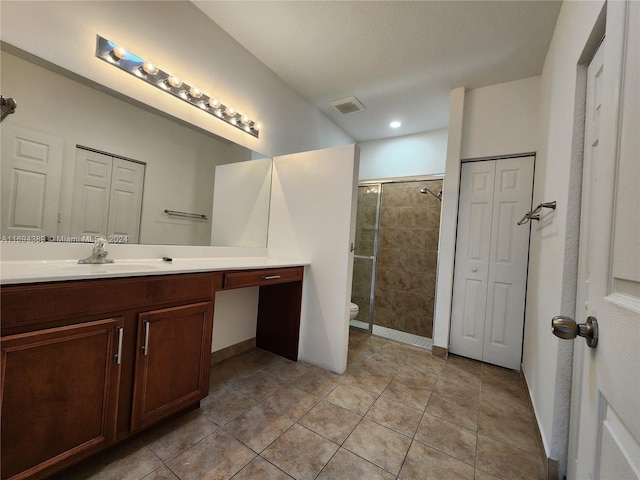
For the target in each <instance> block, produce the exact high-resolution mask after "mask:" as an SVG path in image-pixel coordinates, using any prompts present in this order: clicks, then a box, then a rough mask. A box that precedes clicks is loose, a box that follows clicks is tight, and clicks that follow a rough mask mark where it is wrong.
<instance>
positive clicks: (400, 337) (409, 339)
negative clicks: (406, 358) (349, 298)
mask: <svg viewBox="0 0 640 480" xmlns="http://www.w3.org/2000/svg"><path fill="white" fill-rule="evenodd" d="M349 325H351V326H352V327H356V328H361V329H363V330H369V324H368V323H365V322H361V321H360V320H351V321H350V322H349ZM373 334H374V335H377V336H379V337H384V338H388V339H390V340H396V341H397V342H402V343H407V344H409V345H413V346H415V347H420V348H425V349H427V350H431V347H433V340H432V339H431V338H428V337H421V336H420V335H414V334H413V333H407V332H401V331H400V330H394V329H393V328H387V327H381V326H379V325H374V326H373Z"/></svg>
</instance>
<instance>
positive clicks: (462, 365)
mask: <svg viewBox="0 0 640 480" xmlns="http://www.w3.org/2000/svg"><path fill="white" fill-rule="evenodd" d="M447 366H449V367H455V368H459V369H460V370H464V371H465V372H468V373H471V374H472V375H477V376H478V377H480V372H481V370H482V362H479V361H477V360H473V359H471V358H465V357H460V356H458V355H449V356H448V357H447Z"/></svg>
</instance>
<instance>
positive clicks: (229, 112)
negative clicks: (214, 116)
mask: <svg viewBox="0 0 640 480" xmlns="http://www.w3.org/2000/svg"><path fill="white" fill-rule="evenodd" d="M224 113H225V115H226V116H227V117H233V116H235V114H236V109H235V108H233V107H229V106H227V108H226V110H225V111H224Z"/></svg>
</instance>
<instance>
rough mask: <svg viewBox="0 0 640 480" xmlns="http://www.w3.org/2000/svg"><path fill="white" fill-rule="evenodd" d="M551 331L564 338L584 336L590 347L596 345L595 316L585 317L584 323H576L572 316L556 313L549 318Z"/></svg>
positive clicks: (596, 328)
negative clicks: (556, 314) (555, 315)
mask: <svg viewBox="0 0 640 480" xmlns="http://www.w3.org/2000/svg"><path fill="white" fill-rule="evenodd" d="M551 331H552V332H553V334H554V335H555V336H556V337H559V338H564V339H565V340H573V339H574V338H576V337H578V336H579V337H584V338H585V340H586V341H587V345H588V346H590V347H591V348H596V346H597V345H598V320H596V318H595V317H589V318H587V321H586V323H576V321H575V320H574V319H573V318H570V317H565V316H563V315H558V316H557V317H553V319H552V320H551Z"/></svg>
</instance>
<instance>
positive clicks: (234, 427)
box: [224, 404, 293, 453]
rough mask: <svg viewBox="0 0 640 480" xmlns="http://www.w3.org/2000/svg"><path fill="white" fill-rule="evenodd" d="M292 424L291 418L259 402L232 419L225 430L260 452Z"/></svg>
mask: <svg viewBox="0 0 640 480" xmlns="http://www.w3.org/2000/svg"><path fill="white" fill-rule="evenodd" d="M291 425H293V421H292V420H291V419H289V418H287V417H283V416H281V415H280V414H279V413H277V412H275V411H274V410H272V409H271V408H269V407H267V406H265V405H264V404H259V405H256V406H255V407H253V408H252V409H250V410H247V411H246V412H244V413H242V414H240V415H239V416H237V417H236V418H234V419H233V420H231V421H230V422H229V423H227V424H226V425H225V426H224V430H225V431H226V432H228V433H230V434H231V435H233V436H234V437H235V438H236V439H237V440H239V441H241V442H242V443H244V444H245V445H246V446H248V447H249V448H251V449H252V450H253V451H254V452H257V453H260V452H261V451H262V450H264V449H265V448H267V447H268V446H269V444H270V443H271V442H273V441H274V440H275V439H276V438H278V437H279V436H280V435H282V433H283V432H285V431H286V430H287V429H288V428H289V427H290V426H291Z"/></svg>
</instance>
